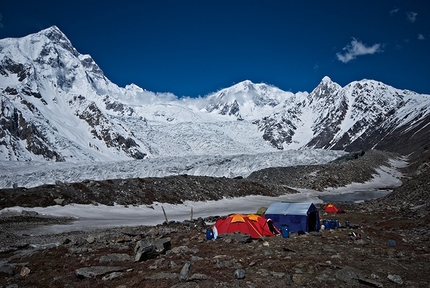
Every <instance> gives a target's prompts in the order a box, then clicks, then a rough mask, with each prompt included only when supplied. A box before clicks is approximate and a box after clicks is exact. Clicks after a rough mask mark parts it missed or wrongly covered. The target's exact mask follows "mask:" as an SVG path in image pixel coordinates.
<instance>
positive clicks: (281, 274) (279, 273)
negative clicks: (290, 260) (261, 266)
mask: <svg viewBox="0 0 430 288" xmlns="http://www.w3.org/2000/svg"><path fill="white" fill-rule="evenodd" d="M270 275H272V276H273V277H275V278H284V277H285V273H282V272H273V271H272V272H270Z"/></svg>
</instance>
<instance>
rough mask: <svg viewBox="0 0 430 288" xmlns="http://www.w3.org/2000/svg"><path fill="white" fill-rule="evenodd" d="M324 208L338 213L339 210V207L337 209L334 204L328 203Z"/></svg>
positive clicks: (328, 211)
mask: <svg viewBox="0 0 430 288" xmlns="http://www.w3.org/2000/svg"><path fill="white" fill-rule="evenodd" d="M324 210H325V212H327V213H337V212H338V211H339V209H337V207H336V206H334V204H327V205H326V206H324Z"/></svg>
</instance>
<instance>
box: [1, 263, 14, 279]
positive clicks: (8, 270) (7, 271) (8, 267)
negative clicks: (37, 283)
mask: <svg viewBox="0 0 430 288" xmlns="http://www.w3.org/2000/svg"><path fill="white" fill-rule="evenodd" d="M15 267H16V266H15V265H13V264H9V263H7V264H3V265H1V266H0V276H1V277H2V278H3V276H13V275H14V274H15Z"/></svg>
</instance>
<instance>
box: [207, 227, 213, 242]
mask: <svg viewBox="0 0 430 288" xmlns="http://www.w3.org/2000/svg"><path fill="white" fill-rule="evenodd" d="M213 238H214V231H212V229H207V230H206V239H207V240H212V239H213Z"/></svg>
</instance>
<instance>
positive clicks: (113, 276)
mask: <svg viewBox="0 0 430 288" xmlns="http://www.w3.org/2000/svg"><path fill="white" fill-rule="evenodd" d="M122 276H124V273H122V272H112V273H110V274H107V275H105V276H103V278H102V280H103V281H109V280H114V279H118V278H121V277H122Z"/></svg>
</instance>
